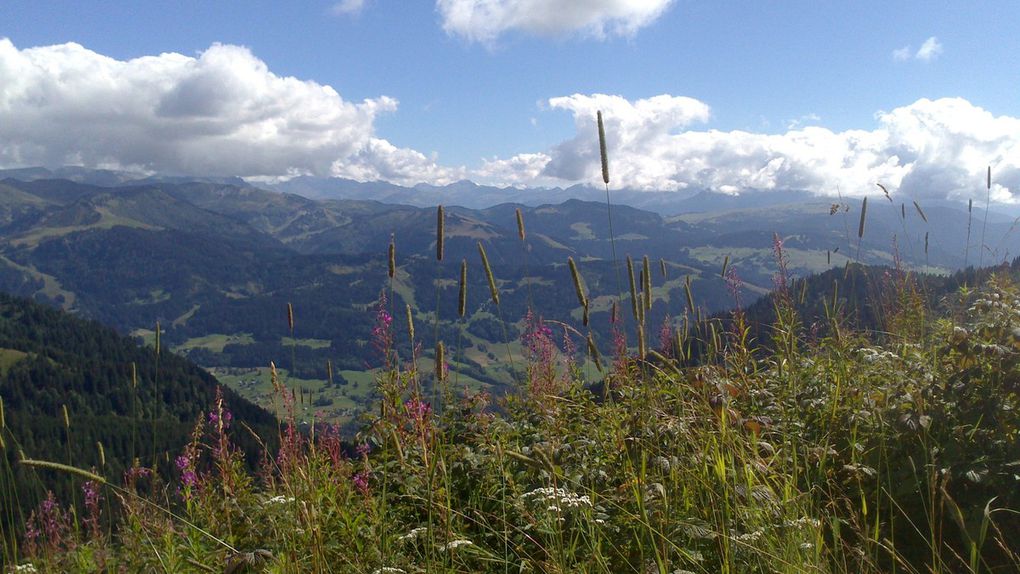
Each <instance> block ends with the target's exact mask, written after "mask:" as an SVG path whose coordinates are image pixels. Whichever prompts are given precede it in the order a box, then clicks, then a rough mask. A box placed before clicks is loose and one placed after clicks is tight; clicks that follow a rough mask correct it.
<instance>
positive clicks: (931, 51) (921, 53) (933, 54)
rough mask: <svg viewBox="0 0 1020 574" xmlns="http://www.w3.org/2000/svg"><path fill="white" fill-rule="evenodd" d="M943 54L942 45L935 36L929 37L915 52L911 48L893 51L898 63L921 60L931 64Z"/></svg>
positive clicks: (894, 58)
mask: <svg viewBox="0 0 1020 574" xmlns="http://www.w3.org/2000/svg"><path fill="white" fill-rule="evenodd" d="M940 54H942V43H941V42H939V39H938V38H936V37H935V36H931V37H929V38H928V39H927V40H925V41H924V43H923V44H921V47H920V48H918V49H917V51H916V52H915V51H914V49H913V48H911V47H910V46H903V47H902V48H897V49H895V50H893V52H892V57H893V60H896V61H897V62H907V61H909V60H921V61H922V62H930V61H932V60H934V59H935V58H937V57H939V55H940Z"/></svg>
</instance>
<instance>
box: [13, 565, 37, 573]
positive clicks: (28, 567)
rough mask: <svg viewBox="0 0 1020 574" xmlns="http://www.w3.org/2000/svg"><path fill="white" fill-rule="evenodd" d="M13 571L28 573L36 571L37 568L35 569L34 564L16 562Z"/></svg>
mask: <svg viewBox="0 0 1020 574" xmlns="http://www.w3.org/2000/svg"><path fill="white" fill-rule="evenodd" d="M13 571H14V572H19V573H25V574H28V573H30V572H38V570H36V569H35V565H34V564H18V565H17V566H15V567H14V570H13Z"/></svg>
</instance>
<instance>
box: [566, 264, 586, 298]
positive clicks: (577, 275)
mask: <svg viewBox="0 0 1020 574" xmlns="http://www.w3.org/2000/svg"><path fill="white" fill-rule="evenodd" d="M567 265H569V266H570V278H571V279H573V280H574V293H575V294H576V295H577V302H578V304H580V305H581V306H582V307H587V306H588V298H587V297H586V296H585V294H584V284H583V283H582V282H581V272H580V271H578V270H577V263H574V258H573V257H567Z"/></svg>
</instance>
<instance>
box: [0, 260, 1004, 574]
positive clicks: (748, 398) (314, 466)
mask: <svg viewBox="0 0 1020 574" xmlns="http://www.w3.org/2000/svg"><path fill="white" fill-rule="evenodd" d="M777 257H778V259H777V261H778V263H779V269H780V275H779V276H778V278H777V291H776V294H775V296H774V297H773V299H772V301H773V306H774V316H775V320H774V322H773V324H772V327H771V329H770V337H769V339H770V349H768V350H765V349H759V348H757V346H756V345H757V343H756V342H755V340H753V339H751V338H749V337H748V336H747V334H748V333H749V332H750V331H749V329H748V327H747V326H746V324H745V321H744V319H743V314H742V312H741V311H740V309H739V308H738V309H737V310H736V311H735V312H734V313H733V314H732V315H731V316H730V317H729V319H728V320H727V321H720V320H711V321H709V320H705V321H701V322H697V321H695V320H694V319H693V317H692V318H690V320H684V321H680V322H674V323H673V324H675V323H679V324H682V325H690V327H689V328H685V329H681V330H680V332H676V331H674V330H673V329H672V327H671V325H672V324H670V323H667V324H666V325H665V326H664V328H663V330H662V333H660V335H659V337H658V341H656V342H653V341H652V340H651V339H652V337H650V336H649V341H648V342H647V343H645V341H644V340H643V339H644V337H642V340H641V341H639V342H638V345H639V347H638V348H639V349H640V350H641V351H644V353H639V354H644V357H643V358H642V357H639V356H637V355H635V354H634V353H633V348H632V347H633V343H634V341H631V342H630V343H631V345H630V346H628V341H626V340H625V335H624V333H625V331H624V329H623V325H624V322H625V319H624V318H623V316H622V315H623V314H622V313H621V312H620V308H621V307H622V306H623V305H617V306H616V307H615V308H616V312H614V313H612V316H613V318H614V319H613V326H612V330H613V331H614V332H615V333H616V337H615V338H614V340H613V341H612V342H611V343H610V344H603V345H602V347H603V349H607V348H609V347H611V348H612V349H613V351H612V352H607V353H605V355H600V354H598V352H597V350H596V349H594V348H592V347H594V345H592V346H589V348H588V353H587V354H588V357H585V355H586V353H585V352H584V349H585V347H586V341H585V335H584V334H582V333H580V332H578V331H575V330H574V329H573V328H570V327H567V326H565V325H563V324H561V323H558V322H557V323H552V322H545V321H543V320H542V319H540V318H538V317H534V316H529V317H528V319H527V320H526V322H525V323H526V325H527V328H526V329H525V332H524V333H523V335H522V340H521V343H522V348H523V349H524V351H523V354H524V357H520V358H519V359H518V361H517V364H516V366H517V372H518V375H519V378H518V380H519V382H518V385H517V387H516V388H515V389H514V391H513V392H512V393H510V394H508V395H507V396H505V397H500V398H494V397H491V396H488V395H486V394H483V393H478V394H476V393H472V392H462V391H461V390H460V389H458V388H457V384H456V383H455V373H452V372H450V371H447V370H445V369H444V368H443V365H444V362H443V361H442V358H443V351H442V350H440V349H437V350H436V353H435V354H436V355H438V356H439V358H440V360H439V362H438V364H439V365H440V368H439V369H438V370H436V371H435V372H428V373H427V372H424V369H420V368H419V356H418V355H419V354H420V352H415V353H414V354H413V355H412V356H410V357H398V356H397V354H396V352H395V351H394V349H395V348H397V346H398V344H397V341H398V340H401V339H406V340H407V341H405V342H409V343H410V344H409V345H408V348H411V349H417V348H420V347H419V346H418V345H416V344H415V332H414V326H413V325H407V327H406V328H403V327H398V325H399V324H400V323H401V321H400V320H396V321H395V320H394V318H393V312H392V310H391V308H390V307H389V306H388V305H387V304H386V303H385V298H383V302H382V303H381V304H380V305H379V307H378V308H377V309H376V311H375V329H374V330H373V337H374V342H375V347H376V349H377V350H378V351H379V354H380V358H381V362H382V364H383V366H384V369H383V371H382V374H381V375H380V376H379V377H378V378H377V381H376V385H377V392H378V394H379V396H380V397H381V406H380V409H379V411H378V412H377V413H376V414H375V415H374V416H373V417H372V418H371V420H369V421H367V423H366V426H365V427H364V430H363V431H362V432H361V433H360V434H359V435H358V437H357V439H356V441H355V442H354V444H353V445H348V444H347V443H345V442H344V441H343V440H342V439H341V435H340V433H339V430H338V429H337V428H336V427H333V426H330V425H326V424H321V425H314V426H313V427H311V428H309V429H308V432H304V433H302V432H300V431H299V426H298V425H297V424H294V413H295V401H294V397H295V394H294V393H293V392H292V390H290V389H288V388H287V386H286V385H285V384H284V383H283V382H281V381H280V379H279V378H278V377H274V378H273V380H272V385H273V388H274V391H275V392H276V396H277V400H278V409H279V412H281V413H284V419H285V420H284V421H283V422H282V423H281V426H280V428H279V432H278V436H277V437H271V438H274V439H278V441H279V443H278V444H279V445H280V446H279V448H278V449H276V448H275V447H274V448H272V449H270V448H266V449H265V450H264V453H263V457H262V462H261V465H260V468H259V470H258V471H257V472H254V473H252V472H249V471H248V470H246V466H245V463H244V461H243V457H242V454H241V450H240V449H239V448H238V447H236V446H235V444H237V441H238V439H240V438H241V437H244V439H245V440H248V439H250V438H251V435H252V433H251V431H250V429H249V428H246V427H245V426H244V425H240V424H236V421H234V420H233V417H232V415H231V413H230V412H229V410H228V409H227V408H226V407H225V406H224V404H223V402H222V400H216V401H214V403H213V404H212V405H211V410H210V411H209V412H208V413H205V415H204V416H202V417H201V418H200V419H199V420H198V421H197V423H196V426H195V428H194V432H193V435H192V440H191V441H190V443H189V444H188V446H187V447H186V448H185V449H184V450H183V452H181V453H180V454H179V456H177V457H176V459H175V460H174V465H175V468H176V472H175V473H174V474H173V475H172V476H173V478H172V479H171V480H170V481H169V482H165V481H164V480H163V479H161V478H160V477H159V476H158V475H157V474H153V473H152V472H151V470H150V469H149V468H146V467H141V466H135V467H134V468H131V469H129V470H127V471H126V472H124V474H123V476H116V477H115V476H105V475H104V476H100V474H98V473H99V472H101V471H99V470H96V469H93V470H92V471H85V470H81V469H73V468H67V467H61V466H60V465H54V464H48V463H46V462H37V461H33V460H23V459H22V460H21V461H20V463H15V464H20V467H19V468H22V469H24V468H28V469H31V470H32V471H33V472H34V473H37V474H35V476H36V477H37V480H40V481H42V482H43V483H52V482H58V481H59V482H66V481H67V480H68V479H69V478H70V479H73V480H75V481H77V482H76V484H78V485H79V488H80V491H79V494H78V500H79V502H80V503H79V504H78V505H77V506H75V507H68V506H67V503H68V502H69V501H60V500H57V499H55V498H53V497H49V498H47V499H46V500H44V501H43V502H42V503H41V504H40V505H39V507H38V508H37V509H36V510H35V511H34V512H32V513H31V514H30V515H29V516H26V517H22V521H21V522H20V526H19V527H18V528H15V529H13V530H12V529H5V532H4V542H5V548H4V561H5V564H4V567H5V568H6V569H8V570H9V571H13V572H33V571H38V572H74V571H97V570H103V571H128V572H136V571H138V572H140V571H166V572H191V571H194V572H201V571H226V572H246V571H252V572H254V571H263V570H265V571H272V572H366V573H386V572H388V573H398V572H408V573H410V572H479V571H487V572H511V571H512V572H532V571H533V572H640V573H644V572H659V573H663V574H665V573H676V572H678V573H684V572H973V573H977V572H1013V571H1017V569H1020V542H1018V539H1017V537H1016V536H1015V533H1016V532H1018V531H1020V519H1018V517H1020V499H1018V498H1020V489H1018V481H1020V478H1018V475H1020V440H1018V436H1017V433H1018V431H1020V410H1018V407H1020V405H1018V404H1017V403H1018V396H1017V392H1018V390H1020V350H1018V349H1020V291H1018V289H1017V287H1016V285H1015V284H1014V283H1013V281H1012V280H1011V279H1010V278H1009V275H1008V273H1005V272H1004V273H1002V274H1000V275H997V276H994V277H993V278H991V279H990V280H988V281H987V282H986V283H984V284H983V285H982V286H981V287H980V288H977V289H969V290H968V289H964V290H961V291H960V292H957V293H954V294H953V295H952V296H951V297H950V298H949V299H948V300H945V301H943V302H942V308H941V309H939V310H938V312H936V310H935V309H933V308H931V307H930V306H929V305H928V304H927V303H926V302H925V297H924V294H923V293H921V292H920V291H919V287H918V284H916V283H915V282H914V281H912V280H911V278H910V277H909V275H908V274H906V273H904V272H902V271H899V270H895V269H890V270H887V271H885V273H884V276H882V277H878V278H875V279H876V280H877V281H880V282H883V285H884V286H885V289H883V290H882V296H881V299H880V300H876V301H873V302H872V303H873V304H874V305H873V307H874V308H878V309H880V310H881V313H879V315H880V319H881V328H880V329H877V330H875V331H869V332H867V333H865V332H862V331H855V330H854V329H853V328H852V325H851V324H850V322H849V321H848V319H847V316H848V315H847V313H846V301H845V299H843V298H842V297H841V296H840V295H839V291H838V290H839V285H836V286H835V288H834V289H835V290H834V291H833V292H832V293H831V297H830V299H829V303H827V304H826V305H825V316H824V317H821V318H819V319H818V320H817V321H815V320H814V319H813V318H809V317H800V316H798V313H797V311H796V309H795V304H794V303H795V301H794V299H795V298H796V296H795V294H794V293H793V292H792V290H790V289H789V288H788V287H787V280H786V278H785V277H784V276H783V274H782V269H783V267H784V264H783V261H784V259H783V253H782V245H781V242H778V241H777ZM731 271H732V270H731ZM730 278H731V280H732V282H736V279H735V277H734V276H733V274H732V273H730ZM578 283H579V285H578V289H577V290H578V298H579V300H580V301H581V302H582V304H586V303H585V295H586V294H585V291H584V286H583V282H582V281H579V282H578ZM735 292H738V291H735ZM640 301H641V297H640V294H635V297H634V300H633V309H634V311H635V313H634V315H635V317H636V318H637V319H638V320H640V319H641V317H642V315H641V313H640V312H639V311H638V309H639V308H640ZM619 302H620V303H624V305H625V304H626V302H625V301H619ZM694 307H695V305H694V302H693V301H692V302H691V309H692V310H693V309H694ZM398 315H400V314H398ZM629 320H630V318H629V317H628V319H627V321H629ZM423 328H424V327H423V326H419V330H422V329H423ZM426 330H427V329H426ZM639 331H641V332H642V333H643V332H644V329H643V327H642V328H640V329H639ZM420 336H421V335H419V337H420ZM628 349H630V350H628ZM651 349H654V350H651ZM694 355H696V356H697V357H698V360H697V361H693V360H691V357H692V356H694ZM421 362H422V364H426V361H425V360H424V359H423V360H422V361H421ZM596 362H597V363H598V365H599V366H600V367H601V369H603V370H604V371H605V373H606V374H605V376H604V378H601V380H600V382H599V383H597V384H591V380H590V378H591V375H592V373H593V367H591V365H593V364H595V363H596ZM427 364H429V365H432V364H433V363H432V361H428V362H427ZM0 436H2V438H3V439H4V444H5V447H6V448H11V445H13V444H16V440H17V437H16V436H14V435H13V434H12V432H11V430H10V428H9V427H6V426H5V428H4V430H3V435H0ZM262 438H263V439H265V438H266V437H262ZM274 442H275V441H274ZM24 456H26V455H22V458H24ZM5 460H7V459H6V458H5ZM12 472H13V471H12V468H11V467H10V466H9V465H8V466H7V467H6V468H5V469H4V473H6V476H8V477H10V476H12V474H11V473H12ZM5 512H6V513H10V510H9V505H5ZM8 518H9V520H6V521H5V524H7V525H10V524H12V523H15V522H18V521H17V520H15V519H14V518H15V517H12V516H8ZM18 529H20V532H15V530H18Z"/></svg>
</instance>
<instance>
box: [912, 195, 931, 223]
mask: <svg viewBox="0 0 1020 574" xmlns="http://www.w3.org/2000/svg"><path fill="white" fill-rule="evenodd" d="M914 209H916V210H917V214H918V215H920V216H921V220H922V221H924V222H925V223H928V216H927V215H925V214H924V210H923V209H921V204H920V203H917V200H914Z"/></svg>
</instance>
